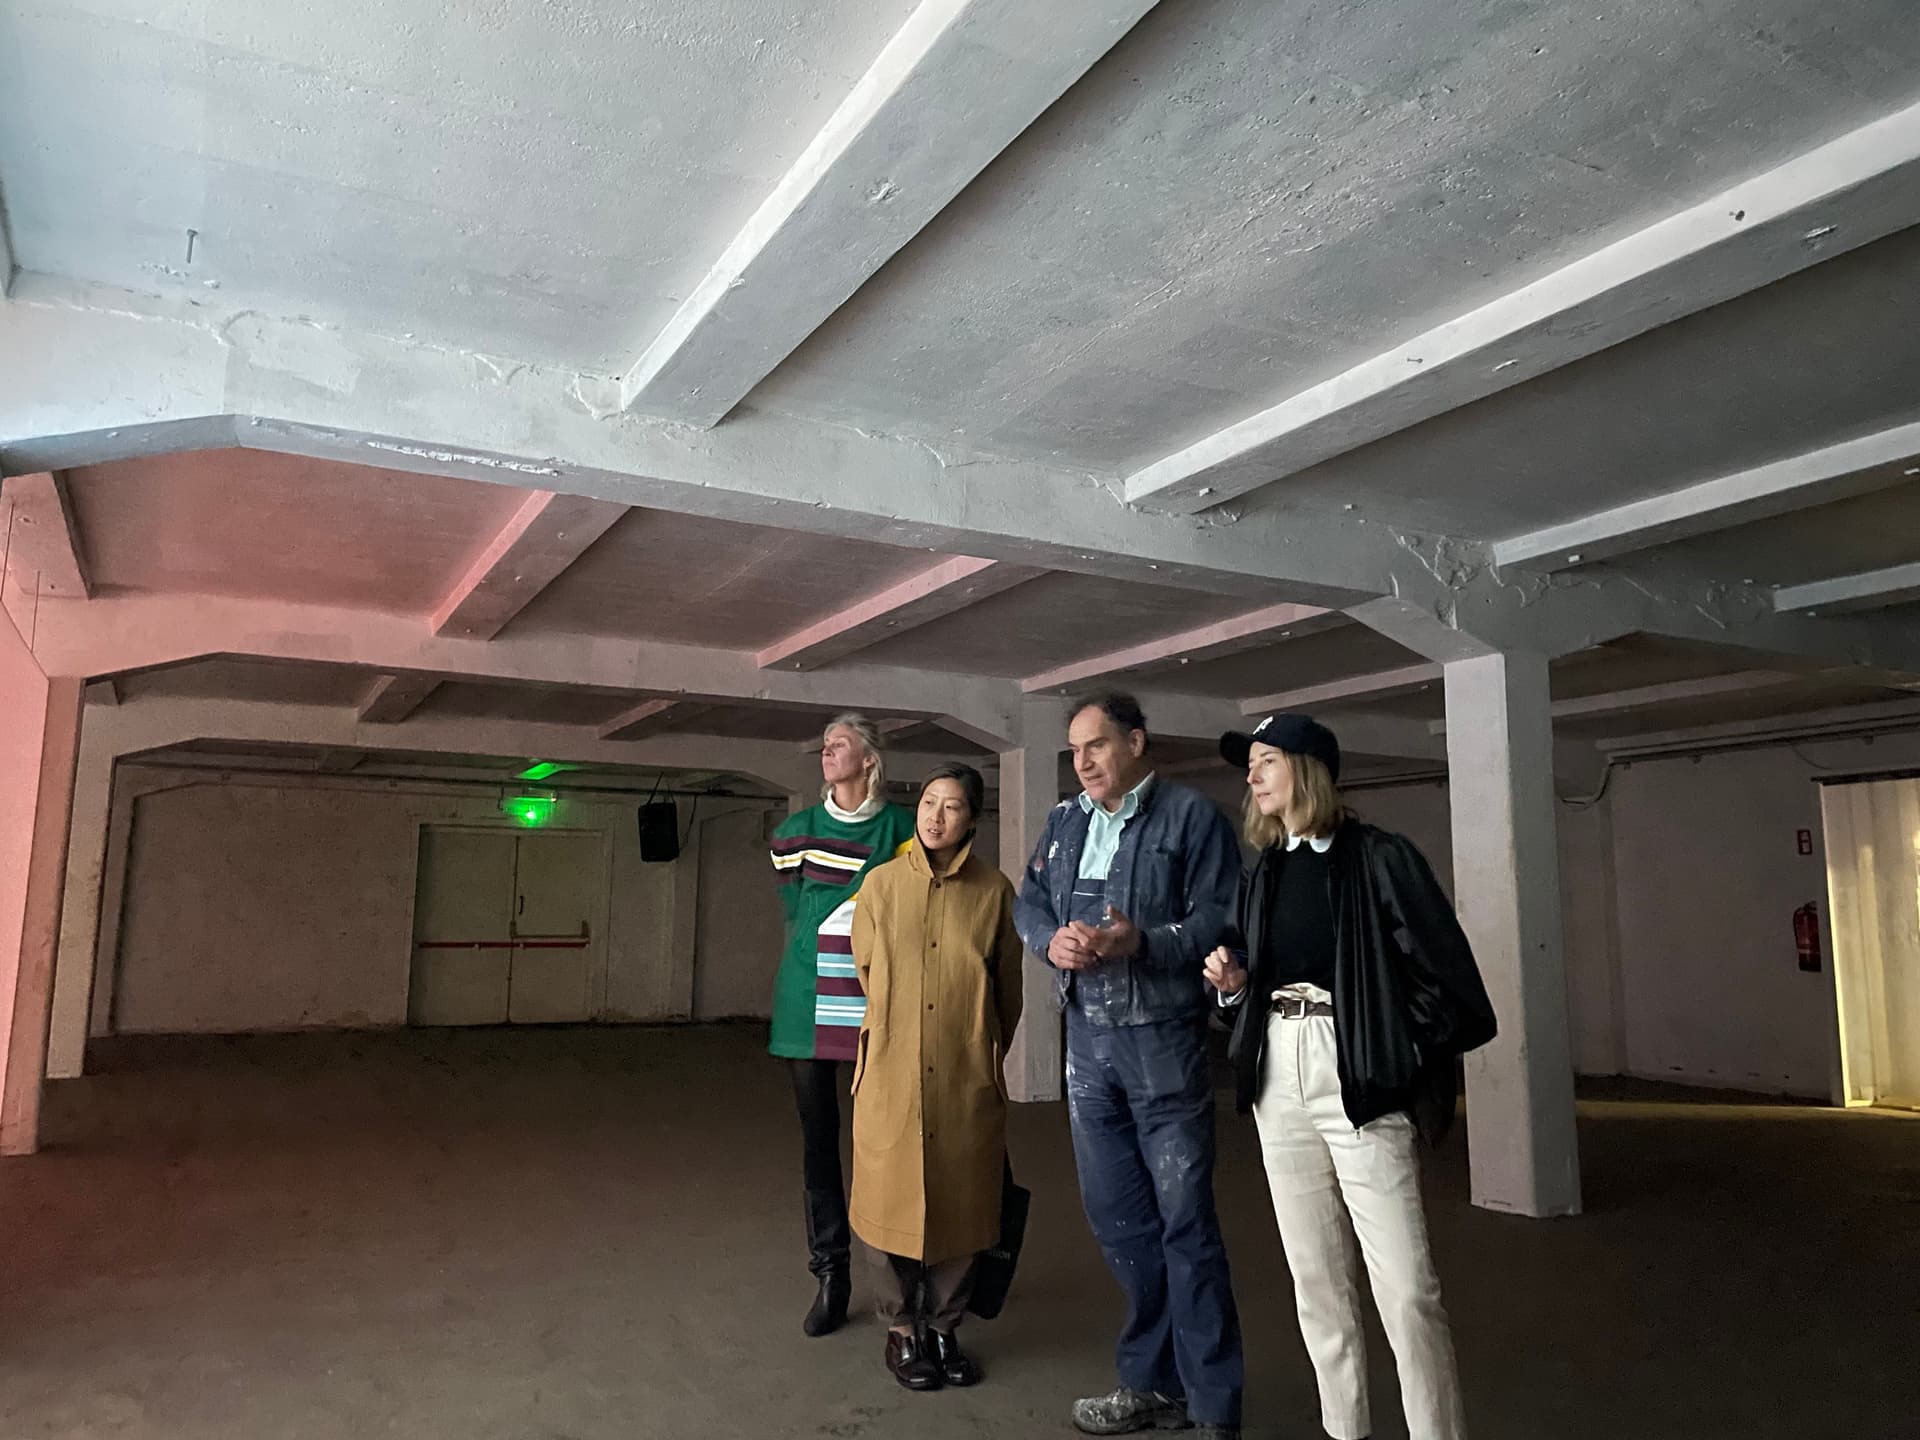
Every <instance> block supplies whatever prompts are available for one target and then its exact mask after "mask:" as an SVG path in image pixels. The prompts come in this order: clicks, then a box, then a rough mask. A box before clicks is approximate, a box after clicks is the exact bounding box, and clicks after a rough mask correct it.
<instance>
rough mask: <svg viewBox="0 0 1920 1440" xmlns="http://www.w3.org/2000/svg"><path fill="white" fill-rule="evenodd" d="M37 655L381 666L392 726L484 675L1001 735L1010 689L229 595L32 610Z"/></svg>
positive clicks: (59, 661)
mask: <svg viewBox="0 0 1920 1440" xmlns="http://www.w3.org/2000/svg"><path fill="white" fill-rule="evenodd" d="M34 654H35V656H36V657H37V658H38V659H39V661H40V663H41V665H42V667H43V668H44V669H46V671H47V673H48V674H50V675H55V676H68V675H71V676H77V677H82V678H88V677H93V676H98V675H113V674H121V673H125V672H128V671H134V670H145V669H156V668H159V667H161V666H164V665H176V664H180V663H182V662H185V661H189V660H198V659H206V658H210V657H213V656H246V657H252V658H258V659H267V660H273V659H279V660H302V661H310V662H316V663H320V664H334V665H353V666H362V667H365V668H367V669H370V670H375V671H378V672H380V674H381V679H380V680H379V681H377V682H376V683H375V685H374V686H373V687H372V689H371V690H370V691H369V693H368V695H367V697H366V699H365V700H364V701H363V702H362V709H363V710H364V711H366V712H367V715H368V718H369V719H371V720H374V721H379V722H385V723H394V722H396V721H398V720H400V719H404V718H406V717H407V716H408V715H410V714H412V712H413V710H414V709H417V708H418V706H419V704H420V702H421V701H422V700H424V698H425V695H426V694H427V693H430V691H431V689H432V688H433V686H435V685H437V684H439V683H441V682H443V681H448V680H463V679H471V680H482V681H491V682H500V683H505V684H526V685H534V686H540V687H543V688H563V689H564V688H585V689H595V690H611V691H627V692H630V693H632V694H634V695H637V696H649V697H652V698H657V699H669V700H687V701H700V702H712V703H722V702H724V703H745V704H752V705H768V706H777V707H781V706H783V707H790V708H802V709H816V708H817V709H835V710H837V709H847V708H853V709H864V710H867V711H870V712H878V713H881V714H887V715H897V716H910V715H919V716H924V717H927V718H932V719H937V720H939V721H940V723H941V724H943V725H945V726H947V727H948V728H955V727H956V726H958V727H962V728H958V729H955V733H957V734H963V735H966V736H967V738H969V739H972V738H975V737H976V736H978V735H987V736H998V737H1010V736H1011V735H1012V726H1013V721H1012V719H1011V716H1012V715H1013V713H1014V712H1015V711H1016V710H1017V708H1018V703H1019V688H1018V686H1016V685H1015V684H1014V683H1013V682H1012V681H1010V680H995V679H989V678H985V677H981V676H971V675H951V674H946V673H943V672H938V671H924V670H906V669H895V668H890V667H881V666H871V665H850V666H846V667H843V668H840V669H837V670H834V671H833V672H831V673H830V674H822V675H813V674H789V673H786V672H783V671H777V670H774V671H769V670H762V669H760V668H759V666H758V665H756V664H755V663H754V657H753V656H752V655H751V654H749V653H746V652H742V651H734V650H707V649H700V648H696V647H694V646H688V645H665V644H660V643H658V642H653V641H633V640H621V639H616V638H613V637H609V636H593V635H580V634H567V635H537V636H531V637H526V636H515V635H512V634H507V635H502V636H500V637H499V638H498V639H495V640H459V639H453V638H450V637H446V636H435V635H433V634H431V633H429V632H428V631H427V629H426V627H425V626H423V625H421V624H420V621H419V618H418V617H417V616H408V615H388V614H383V613H380V612H377V611H367V610H356V609H352V608H349V607H344V606H325V605H303V604H292V603H288V602H284V601H262V600H242V599H235V598H233V597H230V596H213V595H166V594H159V595H156V594H128V595H103V596H101V597H100V598H98V599H96V600H94V601H92V602H91V603H89V604H87V605H70V606H47V607H43V608H42V612H41V616H40V624H39V627H38V632H37V634H36V637H35V643H34Z"/></svg>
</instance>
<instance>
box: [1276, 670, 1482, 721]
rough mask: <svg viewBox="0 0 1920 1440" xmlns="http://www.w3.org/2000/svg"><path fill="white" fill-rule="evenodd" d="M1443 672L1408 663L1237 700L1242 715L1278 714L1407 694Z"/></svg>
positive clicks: (1440, 678) (1430, 682)
mask: <svg viewBox="0 0 1920 1440" xmlns="http://www.w3.org/2000/svg"><path fill="white" fill-rule="evenodd" d="M1444 678H1445V672H1444V671H1443V670H1442V668H1441V667H1440V666H1438V665H1407V666H1403V667H1401V668H1400V669H1397V670H1376V671H1374V672H1373V673H1372V674H1370V675H1348V676H1344V677H1342V678H1341V679H1339V680H1328V681H1326V682H1324V683H1323V684H1319V685H1302V686H1300V687H1299V688H1298V689H1295V690H1282V691H1280V692H1279V693H1278V694H1274V695H1256V696H1254V697H1253V698H1252V699H1251V700H1243V701H1241V702H1240V713H1241V714H1243V715H1280V714H1284V713H1286V712H1288V711H1294V710H1312V709H1314V708H1315V707H1316V706H1320V705H1352V704H1355V703H1357V702H1360V701H1365V700H1385V699H1387V698H1389V697H1390V696H1394V695H1407V694H1411V693H1412V692H1413V691H1416V690H1424V689H1425V688H1426V687H1427V686H1429V685H1434V684H1438V683H1439V682H1440V681H1441V680H1442V679H1444Z"/></svg>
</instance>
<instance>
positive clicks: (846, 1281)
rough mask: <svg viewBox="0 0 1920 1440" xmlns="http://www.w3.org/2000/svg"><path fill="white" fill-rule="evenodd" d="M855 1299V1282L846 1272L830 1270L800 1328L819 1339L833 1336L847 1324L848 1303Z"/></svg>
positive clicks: (823, 1279)
mask: <svg viewBox="0 0 1920 1440" xmlns="http://www.w3.org/2000/svg"><path fill="white" fill-rule="evenodd" d="M852 1298H853V1281H852V1280H851V1279H850V1278H848V1276H847V1272H846V1271H844V1270H829V1271H828V1272H827V1273H826V1274H824V1275H822V1276H821V1277H820V1293H819V1294H818V1295H816V1296H814V1297H813V1308H812V1309H810V1310H808V1311H807V1318H806V1319H805V1320H802V1321H801V1322H800V1328H801V1329H802V1330H805V1331H806V1332H807V1334H809V1335H811V1336H813V1337H814V1338H815V1339H818V1338H819V1337H820V1336H822V1335H831V1334H832V1333H833V1332H834V1331H836V1330H838V1329H839V1328H840V1327H841V1326H842V1325H844V1324H846V1323H847V1302H848V1301H850V1300H852Z"/></svg>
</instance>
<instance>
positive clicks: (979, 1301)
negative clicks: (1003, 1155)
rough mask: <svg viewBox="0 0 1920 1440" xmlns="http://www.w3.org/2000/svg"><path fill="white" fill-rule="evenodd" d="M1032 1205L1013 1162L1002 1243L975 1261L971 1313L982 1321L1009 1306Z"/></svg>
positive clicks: (1007, 1175) (1005, 1185) (1004, 1184)
mask: <svg viewBox="0 0 1920 1440" xmlns="http://www.w3.org/2000/svg"><path fill="white" fill-rule="evenodd" d="M1032 1204H1033V1195H1032V1192H1030V1191H1028V1190H1025V1189H1022V1188H1021V1187H1020V1186H1019V1185H1017V1184H1015V1183H1014V1179H1013V1164H1012V1162H1011V1161H1009V1162H1008V1163H1007V1167H1006V1169H1005V1171H1004V1172H1003V1173H1002V1178H1001V1181H1000V1243H999V1244H997V1245H995V1246H994V1247H993V1248H992V1249H991V1250H982V1251H981V1252H980V1256H979V1258H978V1259H977V1260H975V1261H974V1265H973V1294H972V1295H971V1296H969V1297H968V1299H967V1309H968V1310H970V1311H972V1312H973V1313H974V1314H975V1315H978V1316H979V1317H980V1318H981V1319H982V1320H991V1319H993V1318H994V1316H996V1315H998V1314H999V1313H1000V1311H1001V1309H1002V1308H1003V1307H1004V1306H1005V1305H1006V1303H1007V1291H1008V1290H1010V1289H1012V1288H1013V1271H1014V1267H1015V1266H1017V1265H1018V1264H1019V1263H1020V1246H1021V1244H1022V1242H1024V1241H1025V1240H1026V1238H1027V1211H1028V1209H1029V1208H1030V1207H1031V1205H1032Z"/></svg>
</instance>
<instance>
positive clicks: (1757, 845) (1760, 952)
mask: <svg viewBox="0 0 1920 1440" xmlns="http://www.w3.org/2000/svg"><path fill="white" fill-rule="evenodd" d="M1911 766H1920V734H1906V735H1898V736H1883V737H1881V738H1879V739H1878V740H1876V741H1873V742H1866V741H1859V740H1853V741H1844V742H1831V743H1816V744H1801V745H1798V746H1794V747H1787V746H1781V747H1774V748H1769V749H1764V750H1749V751H1741V752H1736V753H1730V754H1722V755H1710V756H1704V757H1702V758H1700V759H1699V760H1697V761H1696V760H1692V759H1676V760H1663V761H1658V762H1652V763H1643V764H1638V765H1635V766H1633V767H1632V768H1631V769H1629V770H1626V771H1624V772H1622V773H1620V774H1617V775H1616V776H1615V777H1614V830H1615V840H1616V847H1615V856H1616V860H1615V864H1616V870H1617V874H1618V881H1619V923H1620V937H1621V980H1622V994H1623V1000H1624V1006H1625V1026H1624V1028H1625V1032H1626V1040H1627V1058H1628V1065H1629V1069H1630V1070H1631V1072H1632V1073H1634V1074H1636V1075H1643V1076H1647V1077H1649V1078H1653V1079H1672V1080H1686V1081H1693V1082H1697V1083H1700V1084H1707V1085H1719V1086H1729V1087H1736V1088H1742V1089H1752V1090H1763V1091H1770V1092H1777V1093H1782V1094H1792V1095H1805V1096H1829V1095H1831V1094H1833V1093H1834V1087H1835V1079H1836V1077H1835V1069H1836V1063H1837V1033H1838V1032H1837V1020H1836V1016H1835V1011H1834V1003H1833V944H1832V938H1831V931H1830V930H1829V931H1828V932H1827V934H1826V935H1825V937H1824V954H1823V962H1824V963H1823V965H1822V968H1821V970H1820V972H1819V973H1817V974H1808V973H1805V972H1803V971H1801V970H1800V969H1798V968H1797V966H1796V963H1795V952H1794V945H1793V930H1792V917H1793V912H1794V910H1795V909H1796V908H1797V907H1798V906H1800V905H1802V904H1804V903H1806V902H1807V901H1809V900H1811V901H1813V902H1815V903H1816V904H1818V905H1819V907H1820V913H1821V917H1822V920H1823V921H1825V920H1827V919H1828V918H1829V917H1828V915H1827V886H1826V847H1825V843H1824V837H1823V836H1822V833H1821V820H1820V795H1819V789H1818V786H1817V784H1816V780H1817V778H1818V777H1819V776H1820V775H1821V774H1823V773H1825V774H1848V773H1852V774H1858V773H1862V772H1867V771H1876V770H1892V769H1901V768H1905V767H1911ZM1800 830H1808V831H1811V832H1812V836H1813V847H1814V853H1813V854H1812V855H1810V856H1803V855H1800V854H1798V853H1797V850H1796V843H1795V842H1796V835H1797V832H1798V831H1800Z"/></svg>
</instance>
